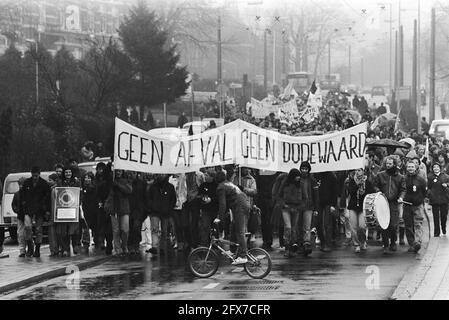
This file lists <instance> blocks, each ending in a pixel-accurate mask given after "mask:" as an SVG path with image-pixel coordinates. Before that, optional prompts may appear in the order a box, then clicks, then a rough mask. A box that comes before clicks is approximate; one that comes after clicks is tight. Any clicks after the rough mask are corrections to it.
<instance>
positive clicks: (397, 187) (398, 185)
mask: <svg viewBox="0 0 449 320" xmlns="http://www.w3.org/2000/svg"><path fill="white" fill-rule="evenodd" d="M374 189H375V191H376V192H382V193H383V194H384V195H385V196H386V197H387V199H388V201H396V200H398V199H399V198H402V199H404V197H405V178H404V176H403V175H402V174H400V173H399V171H398V170H396V171H395V172H394V173H393V174H389V173H388V172H387V171H382V172H380V173H379V174H378V175H377V176H376V178H375V179H374Z"/></svg>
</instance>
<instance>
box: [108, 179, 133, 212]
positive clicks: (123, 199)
mask: <svg viewBox="0 0 449 320" xmlns="http://www.w3.org/2000/svg"><path fill="white" fill-rule="evenodd" d="M132 192H133V187H132V184H131V183H130V181H128V179H126V178H119V179H115V180H114V182H113V184H112V194H113V199H114V212H115V213H117V214H118V215H119V216H122V215H125V214H130V213H131V208H130V205H129V198H130V196H131V193H132Z"/></svg>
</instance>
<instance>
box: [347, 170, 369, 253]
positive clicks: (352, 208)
mask: <svg viewBox="0 0 449 320" xmlns="http://www.w3.org/2000/svg"><path fill="white" fill-rule="evenodd" d="M348 179H349V180H348V182H347V191H348V198H349V201H348V205H347V209H348V211H349V212H348V213H349V224H350V226H351V234H352V242H353V244H354V251H355V253H359V252H360V250H366V248H367V244H366V223H365V212H364V211H363V201H364V199H365V197H366V195H367V194H370V193H374V187H373V186H372V184H371V182H370V181H369V180H368V179H367V176H366V175H365V172H364V170H363V168H361V169H357V170H355V171H353V172H352V173H351V174H350V175H349V178H348Z"/></svg>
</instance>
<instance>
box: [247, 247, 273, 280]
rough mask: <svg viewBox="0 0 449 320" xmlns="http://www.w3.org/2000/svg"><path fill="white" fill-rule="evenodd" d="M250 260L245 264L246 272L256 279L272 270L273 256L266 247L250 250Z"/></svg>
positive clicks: (263, 276) (248, 256) (248, 255)
mask: <svg viewBox="0 0 449 320" xmlns="http://www.w3.org/2000/svg"><path fill="white" fill-rule="evenodd" d="M247 258H248V262H247V263H245V265H244V266H243V267H244V268H245V271H246V273H247V274H248V275H249V276H250V277H251V278H254V279H263V278H265V277H266V276H267V275H268V274H269V273H270V271H271V266H272V263H271V257H270V255H269V254H268V252H266V251H265V250H264V249H261V248H253V249H249V250H248V254H247Z"/></svg>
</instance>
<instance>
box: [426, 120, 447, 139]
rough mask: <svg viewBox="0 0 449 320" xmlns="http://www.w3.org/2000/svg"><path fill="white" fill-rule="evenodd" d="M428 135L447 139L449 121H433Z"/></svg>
mask: <svg viewBox="0 0 449 320" xmlns="http://www.w3.org/2000/svg"><path fill="white" fill-rule="evenodd" d="M429 134H431V135H433V136H443V137H444V138H445V139H449V119H443V120H433V121H432V123H431V125H430V129H429Z"/></svg>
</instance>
